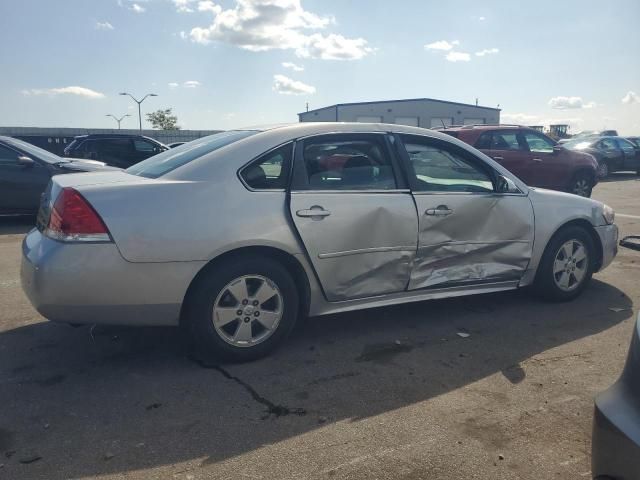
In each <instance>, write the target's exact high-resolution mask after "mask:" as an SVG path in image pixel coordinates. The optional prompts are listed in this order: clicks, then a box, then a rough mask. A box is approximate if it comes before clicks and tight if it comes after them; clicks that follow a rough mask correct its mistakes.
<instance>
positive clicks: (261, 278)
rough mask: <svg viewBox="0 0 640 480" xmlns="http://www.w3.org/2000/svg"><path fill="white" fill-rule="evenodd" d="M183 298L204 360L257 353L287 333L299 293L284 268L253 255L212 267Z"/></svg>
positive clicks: (235, 358) (244, 357) (249, 356)
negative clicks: (190, 292) (189, 293)
mask: <svg viewBox="0 0 640 480" xmlns="http://www.w3.org/2000/svg"><path fill="white" fill-rule="evenodd" d="M188 302H189V303H188V305H187V309H186V312H187V318H186V320H187V322H188V326H189V330H190V333H191V336H192V340H193V342H194V346H195V348H196V355H197V356H198V358H199V359H200V360H205V361H208V360H214V361H215V360H224V361H236V362H242V361H248V360H253V359H256V358H259V357H262V356H264V355H266V354H268V353H269V352H271V351H272V350H273V349H275V348H276V347H277V346H278V345H279V344H280V343H281V342H282V341H283V340H284V339H285V338H286V337H287V335H288V334H289V333H290V332H291V330H292V329H293V327H294V325H295V322H296V318H297V315H298V292H297V289H296V286H295V283H294V282H293V279H292V278H291V275H290V274H289V272H288V271H287V270H286V269H285V268H284V267H283V266H282V265H280V264H279V263H277V262H275V261H273V260H270V259H268V258H262V257H257V256H256V257H254V256H250V257H247V258H242V259H241V258H236V259H233V260H231V261H226V262H223V263H221V264H219V265H217V266H215V267H213V268H212V269H211V270H209V271H208V272H206V273H205V274H204V275H203V276H202V278H200V279H199V280H198V283H197V284H196V286H195V287H194V290H193V292H192V294H191V295H190V298H189V299H188Z"/></svg>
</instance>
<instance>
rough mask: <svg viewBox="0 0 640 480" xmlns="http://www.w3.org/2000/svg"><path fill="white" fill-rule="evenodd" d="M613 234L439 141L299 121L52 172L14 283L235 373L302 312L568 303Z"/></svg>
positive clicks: (37, 297) (62, 310) (578, 210)
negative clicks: (135, 159) (458, 299)
mask: <svg viewBox="0 0 640 480" xmlns="http://www.w3.org/2000/svg"><path fill="white" fill-rule="evenodd" d="M617 235H618V230H617V227H616V226H615V224H614V213H613V211H612V210H611V208H609V207H607V206H605V205H603V204H602V203H600V202H597V201H594V200H590V199H586V198H581V197H578V196H575V195H571V194H566V193H560V192H553V191H545V190H541V189H534V188H529V187H527V186H526V185H524V184H523V183H522V182H521V181H519V180H518V179H517V178H516V177H514V176H513V175H511V174H510V173H509V172H508V171H507V170H506V169H504V168H503V167H502V166H500V165H499V164H497V163H496V162H494V161H493V160H491V159H490V158H488V157H487V156H486V155H484V154H482V153H481V152H479V151H478V150H475V149H474V148H472V147H470V146H468V145H467V144H465V143H463V142H461V141H458V140H457V139H455V138H452V137H450V136H448V135H444V134H440V133H438V132H434V131H430V130H425V129H421V128H416V127H408V126H400V125H383V124H348V123H315V124H314V123H301V124H296V125H289V126H280V127H275V128H267V129H247V130H236V131H229V132H224V133H219V134H216V135H212V136H209V137H205V138H202V139H199V140H196V141H193V142H190V143H188V144H185V145H182V146H179V147H177V148H175V149H171V150H168V151H166V152H163V153H161V154H159V155H156V156H154V157H152V158H150V159H148V160H145V161H143V162H141V163H139V164H137V165H135V166H133V167H131V168H129V169H128V170H126V171H118V172H100V173H89V174H79V175H64V176H58V177H54V178H53V179H52V182H51V184H50V185H49V188H48V190H47V192H46V194H45V195H44V198H43V202H42V205H41V209H40V213H39V217H38V226H37V229H34V230H33V231H31V232H30V233H29V234H28V236H27V237H26V238H25V240H24V244H23V264H22V282H23V288H24V290H25V292H26V293H27V295H28V297H29V298H30V300H31V302H32V303H33V305H34V306H35V307H36V308H37V309H38V311H39V312H40V313H41V314H42V315H44V316H45V317H46V318H48V319H50V320H54V321H61V322H73V323H111V324H115V323H118V324H129V325H178V324H182V325H184V326H185V327H187V328H188V330H189V331H190V332H191V334H192V336H193V339H194V341H195V342H196V344H197V346H198V350H199V351H201V352H209V353H211V354H213V355H215V356H217V357H221V358H224V359H227V360H240V361H241V360H248V359H253V358H257V357H259V356H262V355H265V354H266V353H268V352H269V351H271V350H272V349H273V348H274V347H275V346H276V345H278V344H279V343H280V342H281V341H282V340H283V339H284V338H285V337H286V336H287V334H288V333H289V332H290V331H291V329H292V328H293V326H294V324H295V322H296V319H298V318H299V317H301V316H305V315H311V316H319V315H326V314H330V313H336V312H345V311H349V310H357V309H363V308H369V307H379V306H384V305H392V304H398V303H405V302H415V301H421V300H428V299H434V298H444V297H454V296H461V295H470V294H479V293H486V292H497V291H503V290H511V289H516V288H519V287H525V286H530V285H532V286H534V287H535V289H536V290H537V291H538V292H539V293H540V294H542V295H543V296H545V297H547V298H551V299H554V300H570V299H573V298H575V297H576V296H578V295H579V294H580V293H581V292H582V291H583V290H584V288H585V287H586V286H587V283H588V282H589V280H590V278H591V275H592V274H593V273H594V272H596V271H598V270H600V269H602V268H604V267H606V266H607V265H608V264H609V263H610V262H611V260H612V259H613V258H614V256H615V254H616V251H617V246H616V245H617Z"/></svg>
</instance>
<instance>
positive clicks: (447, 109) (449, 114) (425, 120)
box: [298, 98, 500, 128]
mask: <svg viewBox="0 0 640 480" xmlns="http://www.w3.org/2000/svg"><path fill="white" fill-rule="evenodd" d="M298 118H299V120H300V121H301V122H370V123H397V124H402V125H412V126H416V127H423V128H438V127H442V126H443V125H446V126H449V125H473V124H480V123H486V124H498V123H500V109H499V108H492V107H481V106H478V105H470V104H466V103H457V102H448V101H445V100H435V99H433V98H411V99H406V100H383V101H379V102H357V103H339V104H337V105H331V106H330V107H324V108H318V109H316V110H309V111H308V112H302V113H299V114H298Z"/></svg>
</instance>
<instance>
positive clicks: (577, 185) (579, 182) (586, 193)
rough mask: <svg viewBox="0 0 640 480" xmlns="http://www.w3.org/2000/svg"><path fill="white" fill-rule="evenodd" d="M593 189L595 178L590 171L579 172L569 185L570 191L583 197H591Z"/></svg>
mask: <svg viewBox="0 0 640 480" xmlns="http://www.w3.org/2000/svg"><path fill="white" fill-rule="evenodd" d="M592 189H593V180H592V179H591V175H589V174H588V173H584V172H583V173H577V174H576V175H575V177H573V180H572V181H571V184H570V185H569V192H571V193H573V194H574V195H580V196H581V197H587V198H589V197H590V196H591V191H592Z"/></svg>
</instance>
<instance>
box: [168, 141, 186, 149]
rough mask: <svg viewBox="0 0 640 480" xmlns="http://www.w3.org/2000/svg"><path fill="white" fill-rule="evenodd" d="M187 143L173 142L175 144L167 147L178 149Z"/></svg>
mask: <svg viewBox="0 0 640 480" xmlns="http://www.w3.org/2000/svg"><path fill="white" fill-rule="evenodd" d="M185 143H187V142H173V143H170V144H169V145H167V147H169V148H176V147H179V146H180V145H184V144H185Z"/></svg>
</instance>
